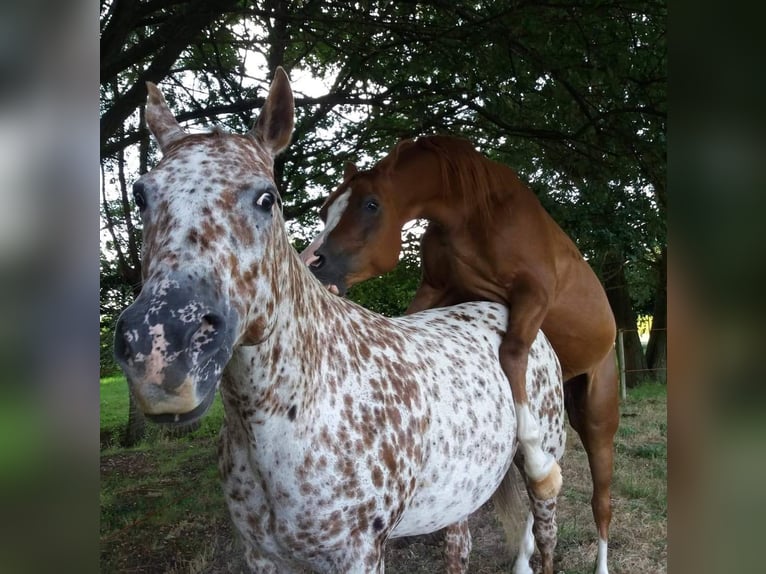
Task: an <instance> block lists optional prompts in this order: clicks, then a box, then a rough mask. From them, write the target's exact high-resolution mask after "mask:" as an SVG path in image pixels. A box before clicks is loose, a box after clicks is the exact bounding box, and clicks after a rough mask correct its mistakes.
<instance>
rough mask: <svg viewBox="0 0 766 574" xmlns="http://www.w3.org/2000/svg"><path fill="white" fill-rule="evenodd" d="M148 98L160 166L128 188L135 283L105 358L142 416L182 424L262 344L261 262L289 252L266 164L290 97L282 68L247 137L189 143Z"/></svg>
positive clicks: (265, 303) (268, 292)
mask: <svg viewBox="0 0 766 574" xmlns="http://www.w3.org/2000/svg"><path fill="white" fill-rule="evenodd" d="M147 89H148V100H147V107H146V121H147V124H148V127H149V129H150V131H151V132H152V134H153V135H154V137H155V138H156V140H157V142H158V144H159V147H160V150H161V151H162V154H163V157H162V160H161V161H160V162H159V164H158V165H157V166H156V167H155V168H154V169H152V170H151V171H150V172H148V173H146V174H145V175H143V176H142V177H141V178H140V179H139V180H138V181H137V182H136V183H135V184H134V186H133V193H134V197H135V201H136V205H137V206H138V208H139V210H140V212H141V218H142V221H143V253H142V257H143V259H142V273H143V279H144V282H143V287H142V290H141V294H140V295H139V296H138V298H137V299H136V301H135V302H134V303H133V304H132V305H130V307H128V308H127V309H126V310H125V311H124V312H123V313H122V315H121V316H120V318H119V320H118V322H117V326H116V332H115V344H114V350H115V357H116V359H117V361H118V363H119V364H120V366H121V367H122V369H123V370H124V372H125V374H126V376H127V379H128V383H129V385H130V388H131V391H132V393H133V395H134V397H135V398H136V401H137V403H138V405H139V407H140V408H141V410H142V411H144V412H145V413H146V414H147V415H149V416H150V417H154V419H155V420H160V421H168V422H188V421H193V420H195V419H197V418H198V417H200V416H201V415H202V414H204V412H205V411H206V410H207V408H208V407H209V406H210V404H211V403H212V401H213V398H214V397H215V390H216V388H217V386H218V383H219V382H220V378H221V374H222V372H223V369H224V367H225V366H226V364H227V363H228V362H229V360H230V358H231V356H232V353H233V350H234V348H235V347H236V346H238V345H240V344H242V343H249V344H254V343H256V342H258V341H259V340H262V339H263V338H265V337H267V336H268V334H269V333H270V321H271V318H270V314H273V311H274V307H275V302H274V301H273V300H271V299H270V297H273V295H272V291H273V290H272V289H270V288H259V282H264V281H270V280H273V278H271V279H270V278H269V274H268V273H266V272H265V271H266V269H265V266H267V265H268V264H269V263H268V260H267V258H266V256H267V255H269V256H273V254H274V253H275V252H277V251H279V252H280V253H281V252H282V251H284V253H288V250H289V249H290V247H289V243H287V240H286V239H285V238H283V236H284V232H283V229H282V226H281V222H282V215H281V210H280V202H281V200H280V198H279V193H278V192H277V189H276V186H275V184H274V175H273V162H274V156H275V155H276V154H277V153H279V152H280V151H281V150H282V149H284V148H285V147H286V146H287V144H288V142H289V140H290V136H291V133H292V128H293V97H292V91H291V89H290V84H289V81H288V79H287V75H286V74H285V72H284V70H282V69H281V68H279V69H277V72H276V75H275V76H274V81H273V82H272V85H271V89H270V91H269V96H268V98H267V100H266V103H265V104H264V107H263V109H262V110H261V114H260V115H259V117H258V121H257V122H256V125H255V127H254V128H253V129H252V130H251V131H250V132H249V133H248V134H247V135H244V136H243V135H233V134H226V133H223V132H221V131H220V130H219V131H214V132H213V133H206V134H188V133H186V132H185V131H184V130H183V129H182V128H181V126H180V125H179V124H178V122H177V121H176V120H175V118H174V117H173V115H172V113H171V112H170V110H169V109H168V107H167V105H166V103H165V99H164V98H163V96H162V94H161V93H160V91H159V90H158V89H157V87H156V86H155V85H154V84H147ZM277 255H278V254H277Z"/></svg>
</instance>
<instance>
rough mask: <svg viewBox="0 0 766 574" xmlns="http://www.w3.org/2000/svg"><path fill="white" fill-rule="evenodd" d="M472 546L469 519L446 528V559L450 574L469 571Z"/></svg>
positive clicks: (461, 573)
mask: <svg viewBox="0 0 766 574" xmlns="http://www.w3.org/2000/svg"><path fill="white" fill-rule="evenodd" d="M471 546H472V544H471V531H470V530H469V528H468V521H467V520H461V521H460V522H456V523H455V524H452V525H450V526H448V527H447V528H446V529H445V531H444V561H445V563H446V566H447V573H448V574H463V573H464V572H467V571H468V558H469V556H470V554H471Z"/></svg>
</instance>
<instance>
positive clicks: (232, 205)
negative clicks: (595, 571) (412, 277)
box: [115, 68, 565, 573]
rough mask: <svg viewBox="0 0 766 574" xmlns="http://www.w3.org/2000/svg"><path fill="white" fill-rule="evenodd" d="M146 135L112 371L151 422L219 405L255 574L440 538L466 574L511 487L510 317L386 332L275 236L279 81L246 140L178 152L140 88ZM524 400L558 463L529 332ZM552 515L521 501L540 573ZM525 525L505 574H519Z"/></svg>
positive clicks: (428, 316)
mask: <svg viewBox="0 0 766 574" xmlns="http://www.w3.org/2000/svg"><path fill="white" fill-rule="evenodd" d="M148 92H149V96H148V103H147V107H146V118H147V124H148V126H149V128H150V130H151V132H152V133H153V134H154V136H155V138H156V139H157V141H158V143H159V146H160V149H161V151H162V153H163V158H162V160H161V161H160V162H159V164H158V165H157V166H156V167H155V168H154V169H152V170H151V171H150V172H149V173H147V174H145V175H143V176H142V177H141V178H140V180H139V181H137V182H136V183H135V185H134V195H135V200H136V204H137V205H138V207H139V209H140V211H141V216H142V220H143V233H144V244H143V249H144V251H143V274H144V284H143V289H142V291H141V294H140V296H139V297H138V298H137V299H136V301H135V302H134V303H133V304H132V305H131V306H130V307H129V308H128V309H126V310H125V311H124V312H123V314H122V315H121V317H120V319H119V321H118V324H117V327H116V337H115V355H116V357H117V360H118V361H119V362H120V365H121V366H122V368H123V370H124V371H125V373H126V375H127V378H128V381H129V385H130V389H131V391H132V393H133V395H134V396H135V398H136V400H137V403H138V405H139V406H140V407H141V409H142V410H143V411H144V413H146V415H147V416H148V417H149V418H150V419H154V420H157V421H165V422H175V423H180V424H183V423H187V422H189V421H194V420H197V419H198V418H199V417H201V416H202V415H203V414H204V413H205V411H206V410H207V409H208V407H209V406H210V404H211V403H212V401H213V397H214V395H215V392H216V389H217V388H219V387H220V390H221V396H222V399H223V403H224V412H225V421H224V426H223V428H222V431H221V446H220V452H219V467H220V471H221V476H222V481H223V486H224V492H225V497H226V501H227V505H228V507H229V511H230V514H231V517H232V520H233V522H234V524H235V526H236V528H237V529H238V531H239V533H240V535H241V537H242V540H243V542H244V545H245V548H246V552H245V554H246V560H247V564H248V566H249V567H250V568H251V569H252V570H253V571H256V572H280V573H284V572H293V571H295V570H296V569H298V568H305V567H308V568H310V569H312V570H315V571H319V572H333V573H336V572H344V573H346V572H351V573H361V572H382V571H383V556H384V554H383V551H384V546H385V543H386V541H387V540H388V539H389V538H392V537H397V536H410V535H414V534H420V533H428V532H433V531H436V530H438V529H441V528H444V527H447V537H446V540H447V544H446V551H445V553H446V558H447V564H448V571H449V572H464V571H465V569H466V567H467V563H468V554H469V551H470V547H471V542H470V533H469V531H468V527H467V522H466V518H467V517H468V516H469V515H470V514H471V513H472V512H473V511H475V510H476V509H477V508H479V507H480V506H481V505H482V504H483V503H484V502H485V501H487V500H488V499H489V498H490V496H492V495H493V493H494V494H495V495H496V497H499V500H498V504H497V506H498V508H499V509H500V511H503V509H504V508H505V512H506V513H507V518H508V519H511V520H512V519H513V518H514V516H516V517H519V518H520V519H523V515H524V513H523V512H522V513H521V514H519V512H520V509H519V508H513V507H512V508H510V509H508V508H506V507H505V505H503V504H501V503H502V502H503V496H504V493H505V491H506V489H507V488H508V486H509V482H511V481H512V478H511V477H512V471H513V467H512V466H511V463H512V461H513V459H514V456H515V454H516V445H517V442H516V440H515V438H514V436H515V429H516V420H515V418H516V410H515V407H514V405H513V401H512V395H511V393H510V389H509V387H508V384H507V382H506V379H505V375H504V373H503V371H502V369H501V368H500V364H499V362H498V361H497V353H498V347H499V345H500V341H501V337H502V333H503V330H504V327H505V325H506V322H507V310H506V308H505V307H504V306H502V305H499V304H496V303H468V304H464V305H459V306H455V307H452V308H449V309H439V310H432V311H426V312H423V313H420V314H416V315H410V316H408V317H404V318H398V319H387V318H385V317H382V316H379V315H376V314H374V313H372V312H370V311H368V310H366V309H363V308H361V307H359V306H357V305H355V304H353V303H350V302H348V301H346V300H344V299H342V298H339V297H335V296H334V295H332V294H330V293H329V292H328V291H327V290H326V289H325V288H324V287H323V286H322V285H321V284H320V283H319V282H318V281H317V280H316V279H315V278H314V277H313V276H312V275H311V273H310V272H309V271H308V270H307V269H306V267H305V266H304V265H303V263H302V262H301V261H300V259H299V257H298V254H297V253H296V252H295V251H294V250H293V249H292V247H291V245H290V243H289V241H288V238H287V234H286V232H285V226H284V220H283V218H282V212H281V200H280V196H279V193H278V191H277V189H276V186H275V184H274V177H273V160H274V156H275V155H276V154H277V153H279V152H280V151H281V150H282V149H283V148H284V147H285V146H286V145H287V144H288V142H289V139H290V135H291V132H292V127H293V99H292V92H291V90H290V85H289V82H288V79H287V76H286V74H285V73H284V71H283V70H282V69H281V68H280V69H278V70H277V72H276V75H275V78H274V81H273V83H272V86H271V89H270V92H269V96H268V98H267V100H266V103H265V105H264V108H263V110H262V111H261V114H260V116H259V118H258V121H257V122H256V126H255V127H254V128H253V130H252V131H251V132H250V133H248V134H247V135H245V136H239V135H231V134H225V133H223V132H221V131H220V130H218V131H214V132H213V133H207V134H187V133H185V132H184V131H183V130H182V129H181V127H180V126H179V125H178V123H177V122H176V120H175V118H174V117H173V115H172V114H171V113H170V111H169V109H168V108H167V105H166V104H165V100H164V98H163V96H162V94H161V93H160V92H159V90H158V89H157V88H156V86H154V85H153V84H148ZM528 369H529V371H528V373H527V378H526V380H527V384H528V385H529V389H528V391H529V395H530V398H531V402H532V405H533V409H534V411H535V414H536V416H537V417H539V418H540V420H542V421H544V424H543V426H542V428H543V431H544V432H543V437H542V441H543V444H544V446H545V448H546V449H547V451H548V452H549V453H550V454H551V455H552V456H553V457H554V458H556V459H558V458H559V457H560V456H561V455H562V453H563V449H564V437H565V433H564V429H563V424H564V422H563V420H564V407H563V393H562V391H561V371H560V367H559V364H558V360H557V358H556V355H555V353H554V352H553V350H552V348H551V346H550V345H549V343H548V342H547V339H546V338H545V336H544V335H543V334H542V333H539V334H538V336H537V338H536V339H535V342H534V343H533V345H532V347H531V351H530V359H529V365H528ZM555 502H556V501H555V499H551V500H548V501H545V500H540V499H539V498H538V499H534V498H533V507H532V509H533V515H534V535H535V539H536V541H537V544H538V547H539V548H540V550H541V554H542V557H543V566H544V569H545V571H546V572H552V560H551V556H552V551H553V545H555V540H556V528H555V514H554V513H555ZM531 529H532V524H531V521H530V519H529V518H528V524H527V530H526V532H525V539H524V541H525V543H524V544H523V545H522V551H521V553H520V555H519V559H518V560H517V563H516V572H518V573H527V572H531V570H530V568H529V563H528V560H529V555H530V553H531V547H532V544H533V543H532V540H531Z"/></svg>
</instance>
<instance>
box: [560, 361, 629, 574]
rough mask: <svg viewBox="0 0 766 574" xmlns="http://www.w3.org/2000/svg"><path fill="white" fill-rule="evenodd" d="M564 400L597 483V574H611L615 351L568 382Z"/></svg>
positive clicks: (593, 505) (616, 420) (616, 402)
mask: <svg viewBox="0 0 766 574" xmlns="http://www.w3.org/2000/svg"><path fill="white" fill-rule="evenodd" d="M564 398H565V405H566V410H567V414H568V415H569V423H570V424H571V425H572V428H574V429H575V431H577V434H579V435H580V439H581V440H582V443H583V446H584V447H585V452H586V453H587V455H588V464H589V465H590V473H591V477H592V479H593V497H592V498H591V508H592V510H593V518H594V520H595V521H596V528H597V529H598V537H599V541H598V557H597V559H596V568H595V574H608V568H607V541H608V540H609V523H610V522H611V520H612V508H611V502H610V498H611V485H612V472H613V463H614V435H615V433H616V432H617V425H618V424H619V419H620V414H619V395H618V386H617V367H616V362H615V357H614V351H612V352H611V353H609V355H607V357H606V358H605V359H604V360H603V361H602V362H601V365H600V366H599V367H598V369H597V370H596V372H595V373H593V374H592V375H588V376H585V375H581V376H579V377H575V378H574V379H571V380H570V381H567V382H566V383H565V384H564Z"/></svg>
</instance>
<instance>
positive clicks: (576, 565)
mask: <svg viewBox="0 0 766 574" xmlns="http://www.w3.org/2000/svg"><path fill="white" fill-rule="evenodd" d="M666 410H667V395H666V386H665V385H660V384H655V383H645V384H642V385H641V386H639V387H637V388H635V389H629V390H628V398H627V400H626V401H624V402H623V403H622V404H621V421H620V427H619V430H618V432H617V436H616V440H615V474H614V480H613V484H612V505H613V518H612V525H611V530H610V541H609V546H610V554H609V565H610V572H611V573H612V574H623V573H624V574H627V573H633V572H642V573H644V572H647V573H649V572H650V573H663V572H667V567H666V560H667V487H666V482H667V413H666ZM127 411H128V391H127V384H126V383H125V380H124V379H123V378H122V377H110V378H108V379H102V381H101V427H102V434H103V432H104V431H105V430H108V431H109V432H113V433H116V435H115V436H119V433H120V431H121V430H122V429H121V427H122V425H124V424H125V421H126V419H127ZM222 420H223V409H222V405H221V404H220V399H216V402H215V403H214V405H213V407H212V408H211V412H210V413H209V414H208V415H207V416H206V417H205V418H204V419H203V423H202V425H201V426H200V428H199V429H197V430H195V431H194V432H193V433H191V434H189V435H186V436H184V437H181V438H170V437H168V436H167V435H166V434H164V433H162V432H161V430H160V428H159V427H157V426H155V425H149V426H148V427H147V429H148V431H149V432H148V433H147V436H146V439H145V440H144V441H142V442H141V443H140V444H139V445H137V446H136V447H134V448H131V449H124V448H121V447H119V446H117V445H116V443H112V445H111V446H108V447H107V448H105V449H103V450H102V451H101V493H100V498H101V571H102V572H171V573H181V572H184V573H196V572H210V573H223V572H239V571H241V570H242V569H243V562H242V550H241V548H240V547H239V543H238V541H237V538H236V536H235V535H234V533H233V531H232V528H231V524H230V521H229V518H228V514H227V510H226V506H225V502H224V499H223V493H222V491H221V486H220V483H219V481H218V473H217V468H216V459H217V455H216V445H217V434H218V431H219V429H220V426H221V423H222ZM567 435H568V436H567V453H566V454H565V455H564V459H563V461H562V470H563V473H564V481H565V482H564V489H563V490H562V494H561V496H560V497H559V513H558V515H559V517H558V525H559V543H558V547H557V549H556V571H557V572H564V573H566V574H577V573H590V572H592V569H593V560H594V559H595V556H596V531H595V526H594V522H593V517H592V514H591V509H590V497H591V482H590V473H589V470H588V463H587V458H586V456H585V452H584V450H583V447H582V444H581V443H580V440H579V438H578V437H577V435H576V433H575V432H574V431H573V430H572V429H571V428H569V429H568V432H567ZM481 512H482V511H479V512H477V514H476V518H475V519H474V523H473V525H472V526H471V529H472V531H473V532H474V551H473V552H472V555H471V566H470V571H471V572H478V573H480V574H482V573H485V574H494V573H497V572H502V571H507V570H508V569H509V563H508V560H507V558H505V557H503V556H502V550H501V549H502V535H501V534H500V529H499V527H497V526H496V524H495V522H496V521H495V519H494V516H493V515H492V514H491V513H489V512H488V511H486V510H484V514H481ZM496 531H497V532H496ZM493 537H494V538H493ZM489 540H492V542H491V543H490V542H489ZM391 546H395V545H393V544H392V545H391ZM390 550H391V552H390V556H389V558H387V571H390V572H392V574H397V573H402V572H409V573H411V572H418V573H420V572H434V571H442V570H443V563H442V562H441V555H442V547H441V545H440V544H429V543H422V542H417V543H414V544H412V545H410V546H406V545H404V546H402V547H401V548H399V549H397V548H392V549H390ZM387 556H388V555H387Z"/></svg>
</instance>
